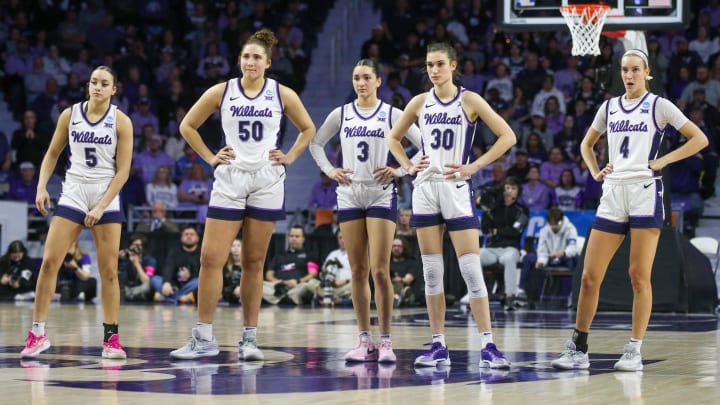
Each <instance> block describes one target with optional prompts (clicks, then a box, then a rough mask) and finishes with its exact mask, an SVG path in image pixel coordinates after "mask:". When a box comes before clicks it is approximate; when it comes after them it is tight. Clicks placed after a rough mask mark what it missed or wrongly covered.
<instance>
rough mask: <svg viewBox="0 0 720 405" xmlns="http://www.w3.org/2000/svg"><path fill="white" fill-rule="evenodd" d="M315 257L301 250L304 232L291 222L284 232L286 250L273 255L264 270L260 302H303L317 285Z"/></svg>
mask: <svg viewBox="0 0 720 405" xmlns="http://www.w3.org/2000/svg"><path fill="white" fill-rule="evenodd" d="M318 270H319V268H318V265H317V259H315V256H314V255H313V254H311V253H308V252H307V251H306V250H305V231H304V229H303V227H302V225H293V226H292V228H290V232H289V233H288V250H287V251H285V252H282V253H280V254H276V255H275V256H274V257H273V258H272V260H271V261H270V265H269V266H268V269H267V270H266V272H265V282H264V283H263V301H265V302H267V303H270V304H278V303H285V302H287V303H292V304H295V305H300V304H304V303H307V302H309V301H310V299H311V298H312V296H313V293H314V292H315V290H317V288H318V286H319V285H320V281H318V279H317V276H318Z"/></svg>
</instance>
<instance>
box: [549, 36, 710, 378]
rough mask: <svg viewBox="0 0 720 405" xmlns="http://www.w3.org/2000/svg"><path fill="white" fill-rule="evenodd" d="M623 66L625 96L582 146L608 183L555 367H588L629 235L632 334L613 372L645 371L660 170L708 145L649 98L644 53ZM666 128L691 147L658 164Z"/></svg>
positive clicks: (604, 109)
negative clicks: (569, 330) (599, 153)
mask: <svg viewBox="0 0 720 405" xmlns="http://www.w3.org/2000/svg"><path fill="white" fill-rule="evenodd" d="M620 66H621V75H622V80H623V83H624V85H625V94H624V95H622V96H620V97H615V98H612V99H610V100H608V101H606V102H605V103H603V104H602V105H601V106H600V108H599V109H598V112H597V114H596V115H595V120H594V121H593V123H592V126H591V127H590V128H589V129H588V131H587V133H586V134H585V138H584V139H583V141H582V144H581V146H580V151H581V153H582V156H583V159H584V160H585V163H586V164H587V166H588V169H589V170H590V174H592V176H593V178H594V179H595V180H597V181H598V182H603V186H602V187H603V194H602V198H601V199H600V206H599V207H598V210H597V214H596V216H595V221H594V222H593V225H592V228H593V230H592V232H591V233H590V239H589V240H588V245H587V250H586V253H585V263H584V267H583V274H582V283H581V286H580V297H579V301H578V308H577V318H576V320H575V332H574V333H573V336H572V340H569V341H568V342H567V343H566V346H565V347H566V350H565V351H564V352H563V353H562V355H561V356H560V358H558V359H556V360H554V361H553V362H552V365H553V367H555V368H560V369H586V368H588V367H589V366H590V362H589V361H588V354H587V351H588V343H587V339H588V332H589V331H590V325H591V324H592V320H593V318H594V317H595V312H596V311H597V306H598V299H599V292H600V285H601V284H602V281H603V278H604V277H605V272H606V271H607V268H608V265H609V264H610V260H611V259H612V257H613V255H614V254H615V252H616V251H617V249H618V248H619V247H620V244H621V243H622V241H623V239H625V235H626V234H627V232H628V230H630V239H631V243H630V267H629V269H628V273H629V274H630V280H631V282H632V287H633V296H634V300H633V311H632V320H633V322H632V334H631V336H630V342H629V343H628V344H627V345H625V348H624V350H623V355H622V357H621V358H620V360H619V361H618V362H617V363H615V369H616V370H621V371H638V370H642V369H643V364H642V356H641V355H640V346H641V345H642V339H643V336H644V335H645V330H646V329H647V326H648V322H649V321H650V312H651V311H652V286H651V284H650V272H651V270H652V265H653V259H654V258H655V251H656V249H657V244H658V239H659V238H660V228H662V226H663V220H664V214H665V213H664V211H663V203H662V193H663V186H662V180H661V178H660V170H661V169H662V168H664V167H665V166H667V165H668V164H671V163H673V162H677V161H678V160H681V159H684V158H686V157H688V156H692V155H693V154H696V153H698V152H699V151H700V150H701V149H702V148H703V147H705V145H707V143H708V140H707V138H706V137H705V134H703V133H702V131H701V130H700V129H699V128H698V127H697V126H696V125H695V124H693V123H692V122H691V121H689V120H688V119H687V117H685V116H684V115H683V113H682V112H681V111H680V110H679V109H678V108H677V107H676V106H675V105H674V104H673V103H672V102H670V101H669V100H666V99H664V98H662V97H659V96H657V95H655V94H652V93H650V92H648V90H647V89H648V85H647V81H648V80H649V79H651V76H650V69H649V67H648V59H647V55H645V53H644V52H642V51H640V50H637V49H631V50H629V51H627V52H625V54H624V55H623V57H622V59H621V60H620ZM667 125H672V126H673V127H675V128H678V129H679V131H680V133H681V134H682V135H683V136H685V137H687V138H688V142H686V143H685V144H684V145H683V146H681V147H680V148H678V149H676V150H674V151H672V152H670V153H668V154H667V155H665V156H663V157H661V158H657V152H658V147H659V145H660V143H661V141H662V136H663V132H664V130H665V127H666V126H667ZM603 133H607V137H608V139H607V141H608V150H609V163H608V164H607V165H606V166H605V167H604V168H602V169H600V168H599V167H598V163H597V159H596V157H595V154H594V152H593V147H594V146H595V143H596V142H597V140H598V139H599V138H600V135H602V134H603Z"/></svg>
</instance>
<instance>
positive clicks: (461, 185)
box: [455, 183, 467, 188]
mask: <svg viewBox="0 0 720 405" xmlns="http://www.w3.org/2000/svg"><path fill="white" fill-rule="evenodd" d="M465 184H467V183H463V184H456V185H455V188H463V187H465Z"/></svg>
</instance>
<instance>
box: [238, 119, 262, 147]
mask: <svg viewBox="0 0 720 405" xmlns="http://www.w3.org/2000/svg"><path fill="white" fill-rule="evenodd" d="M238 137H239V138H240V140H241V141H243V142H246V141H248V140H250V138H252V139H253V141H258V142H259V141H261V140H262V139H263V124H262V122H260V121H253V122H250V121H239V122H238Z"/></svg>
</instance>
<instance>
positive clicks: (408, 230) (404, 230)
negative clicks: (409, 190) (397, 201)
mask: <svg viewBox="0 0 720 405" xmlns="http://www.w3.org/2000/svg"><path fill="white" fill-rule="evenodd" d="M411 217H412V210H411V209H410V208H401V209H400V210H399V211H398V220H397V229H396V230H395V234H396V235H401V236H414V235H415V228H413V227H411V226H410V218H411Z"/></svg>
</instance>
